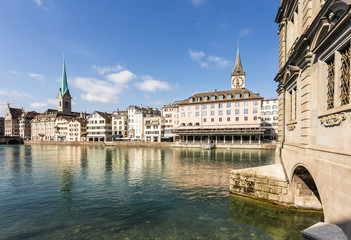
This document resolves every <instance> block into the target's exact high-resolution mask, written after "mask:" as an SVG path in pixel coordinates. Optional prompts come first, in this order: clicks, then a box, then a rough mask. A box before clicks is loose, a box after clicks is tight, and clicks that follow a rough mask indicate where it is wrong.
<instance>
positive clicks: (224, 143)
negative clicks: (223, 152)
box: [223, 135, 225, 144]
mask: <svg viewBox="0 0 351 240" xmlns="http://www.w3.org/2000/svg"><path fill="white" fill-rule="evenodd" d="M223 137H224V138H223V143H224V144H225V135H224V136H223Z"/></svg>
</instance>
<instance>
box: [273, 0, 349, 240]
mask: <svg viewBox="0 0 351 240" xmlns="http://www.w3.org/2000/svg"><path fill="white" fill-rule="evenodd" d="M350 6H351V1H350V0H297V1H295V0H294V1H292V0H282V1H281V5H280V8H279V11H278V14H277V17H276V22H277V23H278V24H279V31H278V34H279V38H280V41H279V72H278V74H277V76H276V78H275V81H277V82H278V83H279V86H278V90H277V91H278V94H279V130H278V133H279V138H278V139H279V141H280V144H279V148H278V150H277V162H279V163H282V165H283V167H284V171H285V176H286V179H287V180H288V182H289V193H290V194H291V196H292V197H293V198H292V200H293V201H295V204H297V201H300V200H301V199H302V198H301V197H306V198H305V199H309V201H310V202H309V203H311V202H314V203H315V205H318V204H320V205H321V206H322V207H323V212H324V216H325V222H327V223H332V224H336V225H337V226H339V227H341V228H342V229H343V231H344V232H345V233H346V234H347V236H348V237H349V238H351V207H350V206H351V197H350V190H351V150H350V149H351V138H350V135H351V99H350V74H351V72H350V62H351V48H350V46H351V8H350ZM304 186H307V187H308V188H305V189H310V190H309V191H304V192H303V191H299V188H301V187H302V188H303V187H304ZM300 203H301V202H300ZM305 203H307V202H305Z"/></svg>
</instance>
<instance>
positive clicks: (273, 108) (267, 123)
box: [261, 99, 278, 141]
mask: <svg viewBox="0 0 351 240" xmlns="http://www.w3.org/2000/svg"><path fill="white" fill-rule="evenodd" d="M261 127H262V128H264V129H265V133H264V135H263V139H264V140H270V141H272V140H273V141H275V140H277V139H278V99H264V100H263V102H262V108H261Z"/></svg>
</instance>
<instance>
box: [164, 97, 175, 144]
mask: <svg viewBox="0 0 351 240" xmlns="http://www.w3.org/2000/svg"><path fill="white" fill-rule="evenodd" d="M176 109H178V107H177V105H176V104H172V105H165V106H163V108H162V109H161V114H162V117H163V119H164V121H163V132H164V133H163V136H162V138H163V139H164V140H165V141H172V142H173V141H174V137H175V134H174V133H173V132H172V130H173V127H174V121H175V117H176V115H175V114H176V113H175V112H176Z"/></svg>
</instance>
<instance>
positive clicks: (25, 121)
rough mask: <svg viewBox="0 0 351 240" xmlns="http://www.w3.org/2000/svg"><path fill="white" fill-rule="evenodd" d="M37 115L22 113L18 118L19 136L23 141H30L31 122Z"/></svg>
mask: <svg viewBox="0 0 351 240" xmlns="http://www.w3.org/2000/svg"><path fill="white" fill-rule="evenodd" d="M37 115H39V113H37V112H24V111H22V115H21V117H20V118H19V120H18V121H19V133H20V136H21V137H22V138H23V139H25V140H27V139H28V140H29V139H31V133H32V129H31V121H32V120H33V119H34V118H35V117H36V116H37Z"/></svg>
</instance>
